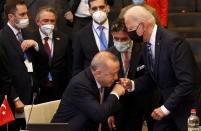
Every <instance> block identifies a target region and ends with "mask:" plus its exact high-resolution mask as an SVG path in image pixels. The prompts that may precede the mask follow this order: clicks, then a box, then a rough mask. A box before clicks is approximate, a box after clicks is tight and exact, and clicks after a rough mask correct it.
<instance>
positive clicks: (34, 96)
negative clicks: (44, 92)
mask: <svg viewBox="0 0 201 131" xmlns="http://www.w3.org/2000/svg"><path fill="white" fill-rule="evenodd" d="M36 98H37V93H36V92H34V93H33V100H32V104H31V110H30V112H29V117H28V121H27V123H26V130H27V124H28V123H29V120H30V116H31V112H32V109H33V105H34V101H35V100H36Z"/></svg>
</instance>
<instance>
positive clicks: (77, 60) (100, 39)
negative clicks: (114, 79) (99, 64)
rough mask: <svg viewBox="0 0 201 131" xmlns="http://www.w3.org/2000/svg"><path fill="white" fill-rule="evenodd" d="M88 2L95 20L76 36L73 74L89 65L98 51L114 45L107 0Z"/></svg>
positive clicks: (91, 0) (90, 0)
mask: <svg viewBox="0 0 201 131" xmlns="http://www.w3.org/2000/svg"><path fill="white" fill-rule="evenodd" d="M88 3H89V8H90V9H89V12H90V14H91V16H92V18H93V21H92V22H90V23H89V24H88V25H87V26H85V27H84V28H83V29H82V30H81V31H80V32H78V34H77V35H76V36H75V40H74V41H75V43H74V44H75V49H74V61H73V62H74V63H73V75H75V74H77V73H79V72H81V71H82V70H83V69H85V68H86V67H88V66H89V65H90V62H91V60H92V58H93V57H94V56H95V55H96V53H98V52H99V51H104V50H106V49H107V48H108V47H111V46H112V45H113V39H112V35H111V33H110V21H109V20H108V17H107V16H108V13H109V11H110V7H109V6H108V5H107V2H106V0H89V1H88Z"/></svg>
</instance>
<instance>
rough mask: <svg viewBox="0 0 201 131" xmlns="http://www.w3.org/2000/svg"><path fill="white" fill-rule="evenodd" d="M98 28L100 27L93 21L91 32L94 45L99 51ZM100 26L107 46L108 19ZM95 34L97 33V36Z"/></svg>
mask: <svg viewBox="0 0 201 131" xmlns="http://www.w3.org/2000/svg"><path fill="white" fill-rule="evenodd" d="M98 26H100V25H99V24H97V23H96V22H94V21H93V24H92V30H93V33H94V37H95V40H96V45H97V47H98V50H99V51H100V47H101V45H100V44H101V43H100V39H99V36H100V30H99V29H98ZM102 26H103V27H104V29H103V32H104V33H105V37H106V40H107V44H108V41H109V21H108V19H107V20H106V21H105V23H104V24H103V25H102ZM96 32H97V33H98V35H99V36H98V35H97V34H96Z"/></svg>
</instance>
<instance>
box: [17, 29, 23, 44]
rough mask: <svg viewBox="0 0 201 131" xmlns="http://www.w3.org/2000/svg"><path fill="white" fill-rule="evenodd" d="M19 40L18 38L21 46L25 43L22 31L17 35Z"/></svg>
mask: <svg viewBox="0 0 201 131" xmlns="http://www.w3.org/2000/svg"><path fill="white" fill-rule="evenodd" d="M17 38H18V41H19V42H20V44H21V43H22V42H23V39H22V33H21V32H20V31H19V32H18V33H17Z"/></svg>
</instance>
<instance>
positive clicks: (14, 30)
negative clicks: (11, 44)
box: [7, 22, 21, 35]
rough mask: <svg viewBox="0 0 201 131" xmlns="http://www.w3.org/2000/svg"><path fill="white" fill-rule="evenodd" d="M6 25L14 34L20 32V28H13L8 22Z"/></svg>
mask: <svg viewBox="0 0 201 131" xmlns="http://www.w3.org/2000/svg"><path fill="white" fill-rule="evenodd" d="M7 25H8V26H9V27H10V28H11V30H12V31H13V33H14V34H15V35H17V33H18V32H21V30H17V29H15V28H14V27H13V26H12V25H11V24H10V23H9V22H8V23H7Z"/></svg>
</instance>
